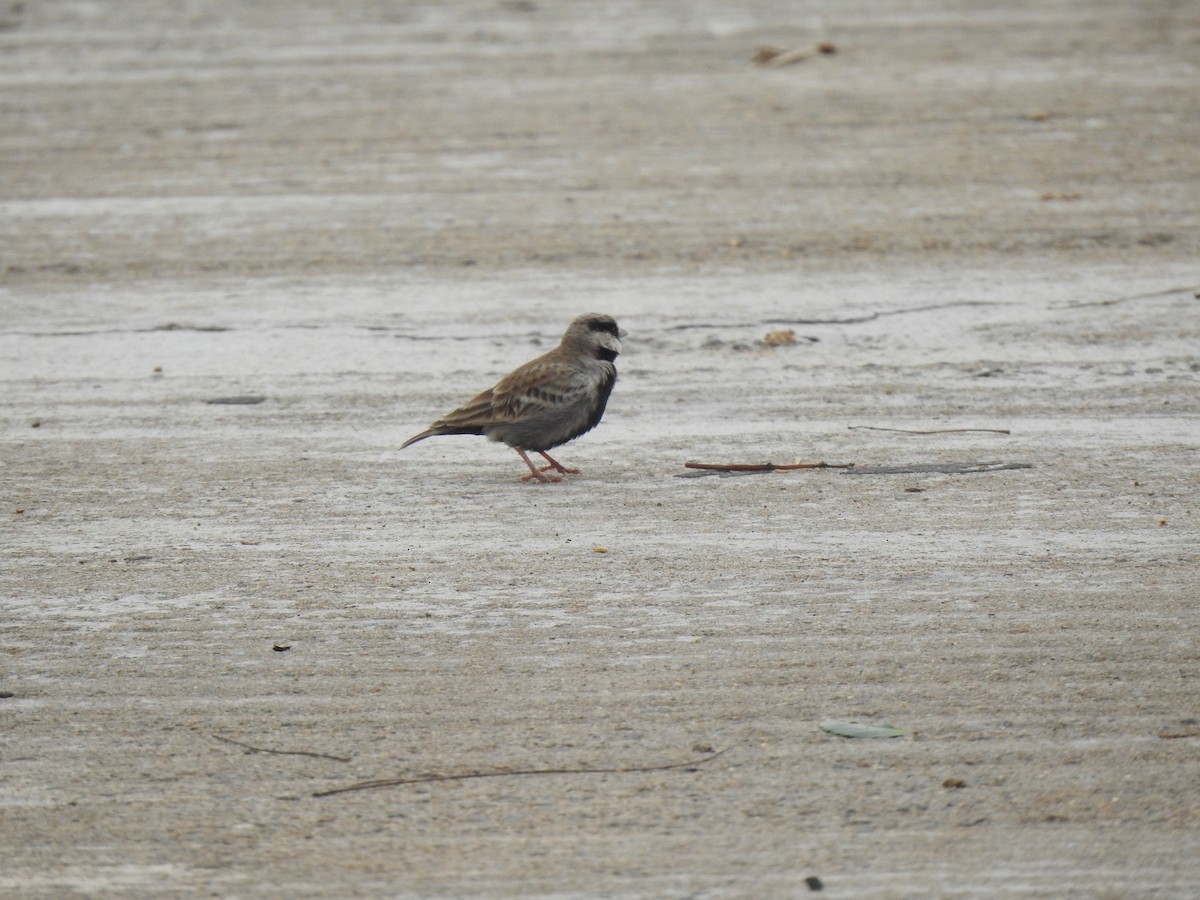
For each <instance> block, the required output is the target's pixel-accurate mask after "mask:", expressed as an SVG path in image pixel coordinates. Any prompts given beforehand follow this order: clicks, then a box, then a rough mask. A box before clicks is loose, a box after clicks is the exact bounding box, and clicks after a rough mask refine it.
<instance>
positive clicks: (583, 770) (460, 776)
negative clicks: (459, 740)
mask: <svg viewBox="0 0 1200 900" xmlns="http://www.w3.org/2000/svg"><path fill="white" fill-rule="evenodd" d="M728 749H729V748H728V747H726V748H725V749H724V750H717V751H716V752H715V753H710V754H709V755H708V756H702V757H700V758H699V759H689V760H686V761H684V762H677V763H667V764H666V765H661V766H629V767H627V768H591V767H587V766H583V767H580V768H562V769H511V770H509V771H507V772H459V773H455V774H450V775H417V776H415V777H413V778H381V779H379V780H377V781H360V782H358V783H356V784H350V785H347V786H346V787H340V788H332V789H330V790H328V791H317V792H316V793H314V794H313V796H314V797H329V796H332V795H333V794H346V793H349V792H350V791H368V790H372V789H374V788H385V787H399V786H401V785H405V784H428V783H430V782H434V781H467V780H468V779H472V778H511V777H515V776H518V775H622V774H627V773H637V772H665V771H666V770H668V769H686V768H688V767H690V766H701V765H704V764H705V763H707V762H712V761H713V760H714V759H716V758H717V757H718V756H720V755H721V754H722V753H725V752H726V751H727V750H728Z"/></svg>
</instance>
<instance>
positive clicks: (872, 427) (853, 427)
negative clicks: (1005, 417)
mask: <svg viewBox="0 0 1200 900" xmlns="http://www.w3.org/2000/svg"><path fill="white" fill-rule="evenodd" d="M846 427H847V428H848V429H849V430H851V431H896V432H899V433H900V434H960V433H963V432H968V431H986V432H988V433H989V434H1012V432H1011V431H1009V430H1008V429H1007V428H933V429H930V430H929V431H917V430H915V429H912V428H884V427H883V426H881V425H847V426H846Z"/></svg>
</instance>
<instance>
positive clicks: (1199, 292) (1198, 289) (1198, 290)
mask: <svg viewBox="0 0 1200 900" xmlns="http://www.w3.org/2000/svg"><path fill="white" fill-rule="evenodd" d="M1188 292H1191V293H1192V294H1194V295H1196V296H1198V297H1200V286H1197V285H1193V286H1192V287H1177V288H1167V290H1165V291H1151V292H1150V293H1148V294H1132V295H1130V296H1128V297H1113V298H1111V299H1109V300H1085V301H1083V302H1080V303H1063V304H1060V305H1058V306H1052V307H1050V308H1051V309H1083V308H1084V307H1087V306H1116V305H1117V304H1118V303H1125V302H1126V301H1128V300H1152V299H1153V298H1155V297H1169V296H1171V295H1172V294H1184V293H1188Z"/></svg>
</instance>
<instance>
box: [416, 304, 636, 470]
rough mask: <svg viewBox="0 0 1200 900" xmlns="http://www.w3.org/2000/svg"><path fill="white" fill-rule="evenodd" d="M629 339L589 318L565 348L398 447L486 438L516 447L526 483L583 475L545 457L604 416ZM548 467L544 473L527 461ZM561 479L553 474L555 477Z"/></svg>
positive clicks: (579, 321) (610, 321)
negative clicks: (452, 437)
mask: <svg viewBox="0 0 1200 900" xmlns="http://www.w3.org/2000/svg"><path fill="white" fill-rule="evenodd" d="M623 337H625V332H624V331H622V330H621V329H620V328H618V327H617V320H616V319H614V318H613V317H612V316H608V315H604V314H603V313H584V314H583V315H581V316H578V317H577V318H576V319H575V320H574V321H572V322H571V324H570V325H569V326H568V327H567V330H566V333H565V334H563V336H562V341H560V342H559V345H558V346H557V347H555V348H554V349H553V350H551V351H550V352H549V353H544V354H543V355H541V356H539V357H538V358H537V359H533V360H530V361H529V362H527V363H525V364H524V365H523V366H520V367H518V368H516V369H514V370H513V371H512V372H510V373H509V374H508V375H506V376H504V377H503V378H502V379H500V381H499V382H497V383H496V385H495V386H493V387H490V388H488V389H487V390H486V391H484V392H483V393H482V394H480V395H479V396H478V397H476V398H475V399H474V400H471V401H469V402H467V403H464V404H463V405H462V406H460V407H459V408H458V409H456V410H454V411H453V412H450V413H447V414H446V415H444V416H442V417H441V418H440V419H438V420H437V421H436V422H434V423H433V424H432V425H430V426H429V427H428V428H426V429H425V430H424V431H422V432H421V433H420V434H416V435H413V436H412V437H410V438H409V439H408V440H407V441H405V442H404V443H403V444H401V445H400V449H401V450H403V449H404V448H405V447H407V446H409V445H410V444H415V443H417V441H423V440H425V439H426V438H430V437H435V436H437V435H443V434H481V435H484V436H485V437H487V438H488V440H492V441H499V442H501V443H504V444H507V445H508V446H509V447H512V448H513V449H514V450H516V451H517V453H518V454H519V455H520V457H521V459H523V460H524V461H525V465H527V466H529V474H528V475H525V476H522V478H521V480H522V481H534V480H537V481H540V482H557V481H562V478H561V477H559V476H560V475H578V474H580V471H579V469H569V468H567V467H566V466H564V465H562V464H561V463H559V462H558V460H556V459H554V457H552V456H550V454H549V453H547V452H546V451H547V450H553V449H554V448H555V447H558V446H560V445H562V444H565V443H566V442H567V441H571V440H574V439H575V438H577V437H579V436H580V435H581V434H586V433H587V432H589V431H591V430H592V429H593V428H595V427H596V425H597V424H598V423H599V422H600V417H601V416H603V415H604V408H605V406H606V405H607V404H608V398H609V395H610V394H611V393H612V389H613V385H614V384H616V381H617V367H616V365H615V363H616V359H617V356H618V355H619V354H620V352H621V338H623ZM530 451H532V452H533V453H537V454H538V455H539V456H541V457H542V459H544V460H545V461H546V465H544V466H541V467H540V468H539V467H538V466H536V465H535V464H534V463H533V461H532V460H531V459H530V458H529V452H530ZM551 471H553V472H556V473H558V474H556V475H551V474H547V473H549V472H551Z"/></svg>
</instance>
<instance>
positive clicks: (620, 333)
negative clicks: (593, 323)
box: [617, 328, 629, 340]
mask: <svg viewBox="0 0 1200 900" xmlns="http://www.w3.org/2000/svg"><path fill="white" fill-rule="evenodd" d="M628 336H629V332H628V331H626V330H625V329H624V328H617V337H619V338H620V339H621V340H625V338H627V337H628Z"/></svg>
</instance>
